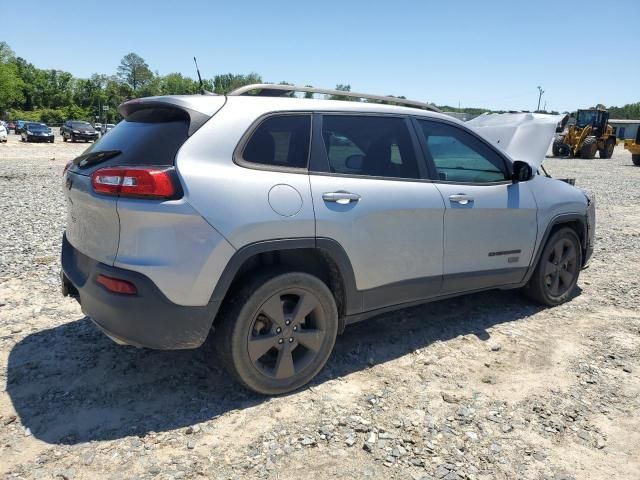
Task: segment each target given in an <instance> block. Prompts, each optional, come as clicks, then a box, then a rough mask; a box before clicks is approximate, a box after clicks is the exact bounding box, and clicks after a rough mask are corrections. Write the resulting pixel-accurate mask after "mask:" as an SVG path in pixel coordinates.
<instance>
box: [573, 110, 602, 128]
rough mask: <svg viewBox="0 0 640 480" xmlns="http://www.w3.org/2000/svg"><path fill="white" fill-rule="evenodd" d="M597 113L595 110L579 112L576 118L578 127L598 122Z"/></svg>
mask: <svg viewBox="0 0 640 480" xmlns="http://www.w3.org/2000/svg"><path fill="white" fill-rule="evenodd" d="M596 116H597V113H596V111H595V110H579V111H578V116H577V117H576V125H578V126H579V127H584V126H586V125H592V124H593V123H594V122H595V121H596Z"/></svg>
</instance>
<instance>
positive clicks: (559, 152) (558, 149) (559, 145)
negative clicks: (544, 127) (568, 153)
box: [551, 137, 565, 157]
mask: <svg viewBox="0 0 640 480" xmlns="http://www.w3.org/2000/svg"><path fill="white" fill-rule="evenodd" d="M551 153H553V156H554V157H562V156H564V155H565V153H564V137H556V138H555V140H554V141H553V146H552V147H551Z"/></svg>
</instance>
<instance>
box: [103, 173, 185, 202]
mask: <svg viewBox="0 0 640 480" xmlns="http://www.w3.org/2000/svg"><path fill="white" fill-rule="evenodd" d="M172 172H173V168H158V167H126V168H124V167H123V168H118V167H107V168H101V169H99V170H96V171H95V172H94V173H93V174H92V175H91V185H92V186H93V190H94V191H95V192H96V193H101V194H104V195H117V196H120V197H138V198H176V196H177V193H178V189H176V187H175V183H174V179H173V175H172Z"/></svg>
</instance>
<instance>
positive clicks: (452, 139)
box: [418, 120, 508, 183]
mask: <svg viewBox="0 0 640 480" xmlns="http://www.w3.org/2000/svg"><path fill="white" fill-rule="evenodd" d="M418 122H419V123H420V126H421V130H422V133H423V134H424V138H425V141H426V144H427V150H428V152H427V156H430V157H431V158H432V159H433V163H434V164H435V166H436V170H437V172H438V176H439V178H440V180H445V181H449V182H472V183H489V182H501V181H503V180H507V179H508V176H507V171H506V168H505V164H504V160H503V159H502V158H501V157H500V156H499V155H498V154H497V153H495V152H494V151H493V150H492V149H491V148H490V147H489V146H487V145H485V144H484V143H483V142H482V141H480V140H478V139H477V138H476V137H474V136H473V135H471V134H469V133H467V132H465V131H464V130H462V129H460V128H456V127H453V126H451V125H447V124H444V123H438V122H431V121H428V120H418Z"/></svg>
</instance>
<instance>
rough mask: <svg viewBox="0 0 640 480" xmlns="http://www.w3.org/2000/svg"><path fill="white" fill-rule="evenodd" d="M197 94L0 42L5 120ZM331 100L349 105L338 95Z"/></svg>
mask: <svg viewBox="0 0 640 480" xmlns="http://www.w3.org/2000/svg"><path fill="white" fill-rule="evenodd" d="M252 83H266V82H263V80H262V77H261V76H260V75H259V74H257V73H248V74H233V73H227V74H221V75H216V76H215V77H213V78H209V79H203V87H204V89H205V90H207V91H210V92H214V93H218V94H226V93H228V92H230V91H232V90H235V89H236V88H239V87H241V86H243V85H248V84H252ZM280 83H281V84H287V83H288V82H284V81H283V82H280ZM336 90H341V91H350V90H351V87H350V85H347V84H344V85H343V84H339V85H337V86H336ZM199 91H200V85H199V82H198V81H196V80H194V79H192V78H190V77H186V76H184V75H182V74H181V73H169V74H167V75H160V74H159V73H158V72H153V71H152V70H151V68H150V67H149V65H148V64H147V62H145V60H144V59H143V58H142V57H140V56H139V55H137V54H135V53H128V54H127V55H125V56H124V57H123V58H122V60H121V62H120V65H118V67H117V69H116V72H115V74H112V75H106V74H99V73H94V74H93V75H91V77H89V78H75V77H74V76H73V75H72V74H71V73H69V72H65V71H63V70H56V69H49V70H47V69H40V68H37V67H36V66H35V65H33V64H32V63H30V62H28V61H27V60H25V59H24V58H22V57H19V56H16V55H15V53H14V52H13V50H12V49H11V48H10V47H9V45H8V44H7V43H6V42H1V41H0V118H4V119H5V120H17V119H21V120H31V121H40V122H44V123H47V124H59V123H62V122H63V121H64V120H66V119H71V118H73V119H82V120H87V121H91V122H93V121H95V120H96V117H99V119H100V120H103V121H106V122H108V123H115V122H117V121H119V120H120V115H119V113H118V111H117V107H118V105H120V104H121V103H122V102H124V101H126V100H129V99H131V98H139V97H148V96H152V95H181V94H195V93H198V92H199ZM305 96H306V97H311V96H312V95H311V94H306V95H305ZM332 98H334V99H339V100H354V99H352V98H350V97H345V96H339V95H337V96H334V97H332ZM399 98H404V97H399ZM104 107H106V108H104ZM439 108H440V109H441V110H444V111H453V112H461V113H469V114H474V115H478V114H481V113H484V112H490V111H491V110H490V109H485V108H454V107H450V106H446V105H445V106H441V107H439ZM609 111H610V112H611V118H636V119H637V118H640V102H638V103H632V104H628V105H624V106H623V107H609ZM552 113H557V112H552Z"/></svg>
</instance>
